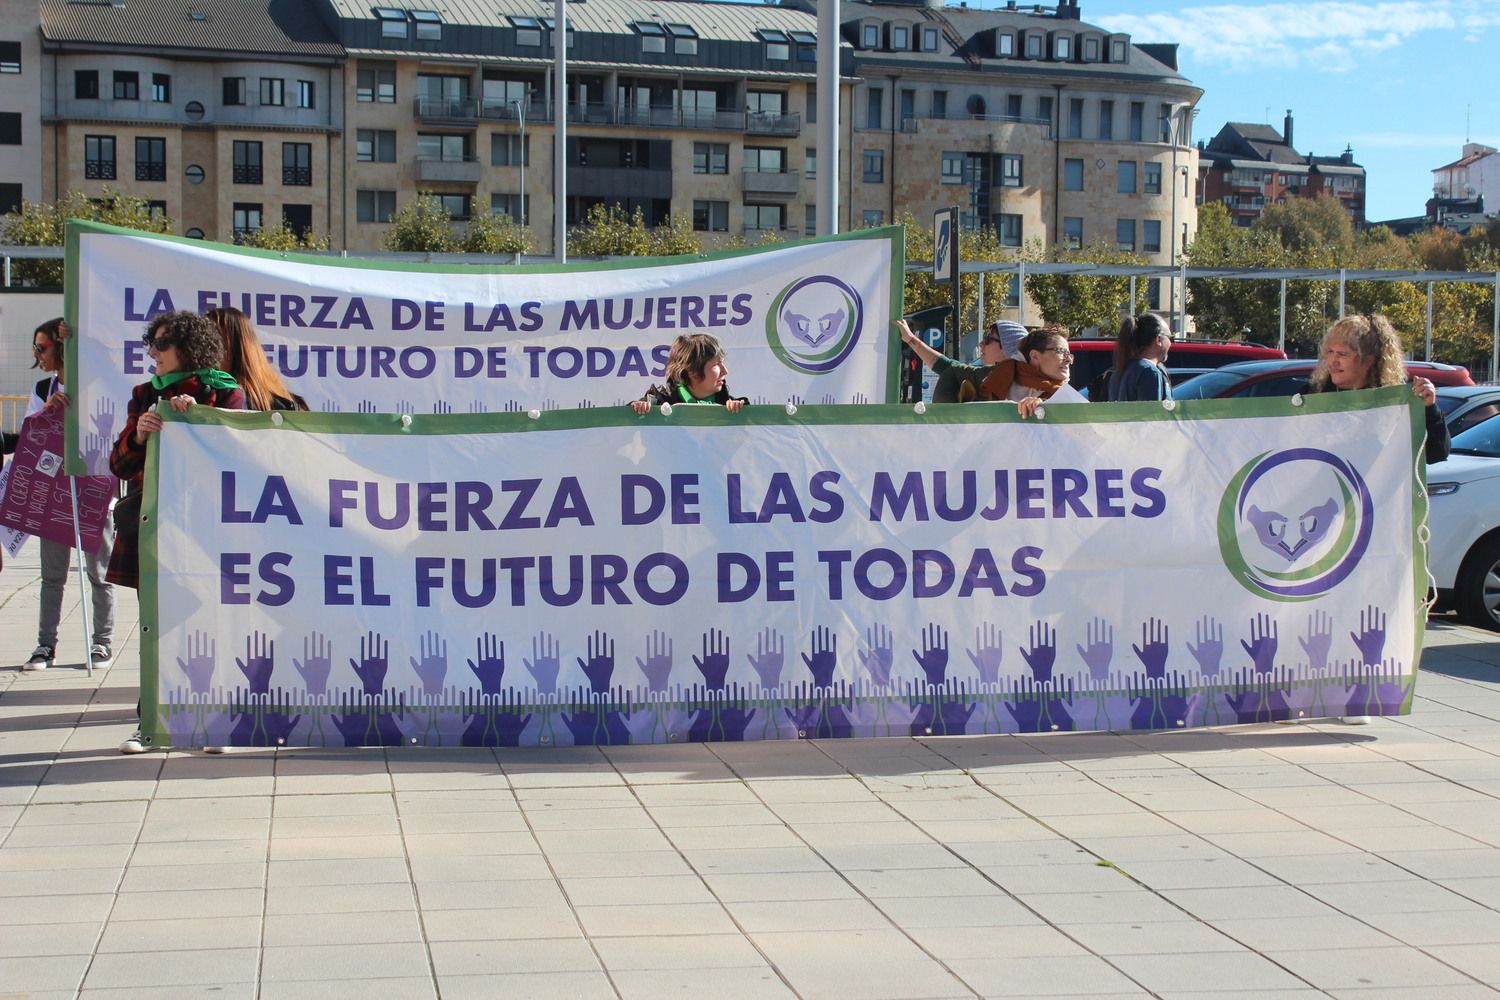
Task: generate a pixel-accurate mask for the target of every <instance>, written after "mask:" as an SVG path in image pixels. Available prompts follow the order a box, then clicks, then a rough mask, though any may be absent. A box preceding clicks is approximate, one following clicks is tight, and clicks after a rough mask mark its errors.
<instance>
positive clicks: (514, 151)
mask: <svg viewBox="0 0 1500 1000" xmlns="http://www.w3.org/2000/svg"><path fill="white" fill-rule="evenodd" d="M724 148H725V149H728V148H729V147H727V146H726V147H724ZM725 155H726V156H727V155H728V154H727V153H726V154H725ZM523 159H524V160H525V162H526V165H527V166H528V167H529V166H531V139H530V138H529V137H528V138H527V140H526V142H525V143H524V144H523V143H522V142H521V137H520V136H519V135H511V134H509V133H497V134H495V135H491V136H490V166H492V167H519V166H520V165H521V162H522V160H523Z"/></svg>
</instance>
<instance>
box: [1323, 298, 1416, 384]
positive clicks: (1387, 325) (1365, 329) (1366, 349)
mask: <svg viewBox="0 0 1500 1000" xmlns="http://www.w3.org/2000/svg"><path fill="white" fill-rule="evenodd" d="M1330 344H1342V345H1343V346H1345V347H1347V348H1349V350H1351V351H1353V352H1354V356H1355V358H1356V359H1357V360H1358V361H1360V362H1361V363H1363V362H1365V361H1368V360H1370V359H1371V358H1373V359H1374V360H1375V364H1374V365H1372V366H1371V368H1370V384H1369V385H1367V386H1360V387H1359V388H1361V389H1378V388H1381V387H1382V386H1387V385H1401V384H1402V383H1403V382H1405V381H1406V366H1405V365H1403V364H1402V363H1401V337H1400V335H1399V334H1397V333H1396V328H1395V327H1393V326H1391V321H1390V320H1388V319H1386V318H1385V317H1384V316H1381V315H1380V314H1378V313H1361V314H1359V315H1356V316H1345V317H1344V318H1343V319H1341V320H1338V321H1336V322H1335V323H1334V324H1333V325H1332V326H1330V327H1329V328H1328V332H1327V333H1325V334H1323V342H1322V343H1321V344H1319V345H1318V367H1316V368H1314V369H1313V373H1312V377H1311V378H1310V379H1308V382H1309V383H1310V384H1311V388H1312V390H1313V391H1314V392H1327V391H1329V390H1330V389H1332V388H1333V380H1332V379H1330V378H1329V377H1328V347H1329V345H1330Z"/></svg>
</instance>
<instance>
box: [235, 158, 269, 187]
mask: <svg viewBox="0 0 1500 1000" xmlns="http://www.w3.org/2000/svg"><path fill="white" fill-rule="evenodd" d="M231 176H232V178H233V180H234V183H236V184H259V183H261V177H262V173H261V169H260V165H259V164H256V165H255V166H248V165H246V164H243V163H236V164H235V165H234V173H233V174H232V175H231Z"/></svg>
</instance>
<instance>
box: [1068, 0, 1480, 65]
mask: <svg viewBox="0 0 1500 1000" xmlns="http://www.w3.org/2000/svg"><path fill="white" fill-rule="evenodd" d="M1095 20H1096V21H1097V23H1098V24H1099V25H1100V26H1101V27H1104V28H1107V29H1109V30H1111V31H1123V32H1128V33H1129V34H1130V35H1131V36H1132V37H1134V38H1135V40H1136V41H1140V42H1155V41H1161V42H1178V43H1180V44H1181V45H1182V46H1183V48H1184V49H1186V50H1187V51H1188V52H1190V53H1191V56H1192V59H1193V61H1195V62H1199V63H1207V62H1213V63H1218V64H1220V65H1224V66H1228V67H1230V68H1233V69H1261V68H1278V69H1291V68H1296V67H1305V68H1310V69H1323V70H1326V71H1330V72H1341V71H1343V70H1347V69H1351V68H1353V67H1354V66H1356V65H1358V64H1359V63H1360V61H1361V60H1364V59H1368V58H1369V57H1371V56H1372V55H1377V54H1380V53H1383V52H1389V51H1391V50H1393V49H1396V48H1398V47H1400V45H1401V44H1402V43H1403V42H1404V41H1406V40H1407V39H1408V38H1410V37H1411V36H1413V35H1416V34H1419V33H1422V32H1427V31H1445V32H1450V33H1454V34H1455V35H1458V34H1462V35H1463V36H1464V37H1467V38H1471V39H1472V38H1476V37H1478V36H1479V35H1481V34H1482V33H1483V32H1484V31H1485V30H1487V29H1489V28H1492V27H1495V26H1497V25H1500V11H1497V10H1496V8H1495V5H1494V3H1493V2H1491V0H1425V2H1416V0H1387V2H1373V3H1372V2H1354V0H1345V2H1331V3H1320V4H1316V5H1313V4H1306V3H1287V2H1275V3H1267V4H1248V3H1225V4H1215V5H1213V6H1206V7H1194V8H1191V9H1188V10H1183V11H1178V12H1173V13H1159V14H1113V15H1106V16H1102V17H1099V18H1097V19H1095Z"/></svg>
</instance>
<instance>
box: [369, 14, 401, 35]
mask: <svg viewBox="0 0 1500 1000" xmlns="http://www.w3.org/2000/svg"><path fill="white" fill-rule="evenodd" d="M374 14H375V17H376V18H377V19H378V20H379V21H380V37H381V38H405V37H406V11H404V10H397V9H396V8H394V7H376V8H375V9H374Z"/></svg>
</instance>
